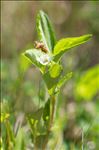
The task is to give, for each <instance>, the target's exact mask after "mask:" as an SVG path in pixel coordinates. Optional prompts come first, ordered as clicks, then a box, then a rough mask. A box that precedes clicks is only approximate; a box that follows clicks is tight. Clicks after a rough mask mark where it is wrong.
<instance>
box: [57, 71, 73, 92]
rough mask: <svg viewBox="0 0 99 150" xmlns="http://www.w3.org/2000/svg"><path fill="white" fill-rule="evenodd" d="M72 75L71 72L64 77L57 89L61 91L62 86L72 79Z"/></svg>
mask: <svg viewBox="0 0 99 150" xmlns="http://www.w3.org/2000/svg"><path fill="white" fill-rule="evenodd" d="M72 74H73V73H72V72H69V73H67V74H66V75H64V76H62V77H61V78H60V80H59V82H58V84H57V88H58V89H60V88H61V86H62V85H63V84H64V83H65V82H66V81H68V80H69V79H70V78H71V77H72Z"/></svg>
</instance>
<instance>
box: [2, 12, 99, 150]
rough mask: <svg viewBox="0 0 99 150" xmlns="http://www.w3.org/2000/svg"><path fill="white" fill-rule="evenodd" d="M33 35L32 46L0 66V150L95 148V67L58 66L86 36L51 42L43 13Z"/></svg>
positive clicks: (98, 82) (98, 72) (98, 98)
mask: <svg viewBox="0 0 99 150" xmlns="http://www.w3.org/2000/svg"><path fill="white" fill-rule="evenodd" d="M36 30H37V33H38V36H37V41H36V42H35V41H34V45H33V44H32V46H31V44H30V46H27V47H29V49H26V50H24V51H23V52H22V53H21V54H20V55H19V54H18V55H17V56H16V57H14V59H12V60H11V62H10V63H9V64H8V62H7V60H5V59H4V60H3V59H2V61H1V71H2V72H1V80H2V87H1V88H2V90H1V93H2V97H1V130H2V134H1V137H0V148H1V150H47V149H50V150H58V149H59V150H80V149H82V150H83V149H84V150H95V149H98V147H99V142H98V139H99V125H98V124H99V95H98V91H99V65H98V64H95V65H94V66H93V67H89V68H88V69H83V67H82V66H80V67H81V68H80V67H78V68H76V69H74V70H73V69H72V68H71V67H69V66H68V64H69V62H68V57H67V59H66V61H64V56H66V54H67V55H68V54H69V53H70V54H71V55H72V54H73V55H74V56H75V53H76V51H72V49H73V48H75V47H76V46H77V47H78V50H79V49H80V48H81V47H82V46H80V45H81V44H84V43H86V42H88V41H89V40H90V39H91V37H92V34H86V35H82V36H79V37H69V38H68V37H67V38H62V39H60V40H57V38H56V34H55V31H54V29H53V26H52V22H51V21H50V19H49V17H48V15H47V14H46V13H45V12H43V11H39V13H38V14H37V17H36ZM23 34H24V33H23ZM35 43H36V44H35ZM87 44H88V43H87ZM85 45H86V44H85ZM83 48H84V47H83ZM67 52H68V53H67ZM82 57H83V56H82ZM69 60H70V59H69ZM63 62H65V63H67V64H65V65H64V63H63ZM74 63H75V62H74ZM80 65H82V64H80ZM70 86H72V88H71V87H70Z"/></svg>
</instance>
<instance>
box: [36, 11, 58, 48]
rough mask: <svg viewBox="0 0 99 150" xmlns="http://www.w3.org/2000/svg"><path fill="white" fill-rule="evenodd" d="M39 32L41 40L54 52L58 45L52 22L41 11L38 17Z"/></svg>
mask: <svg viewBox="0 0 99 150" xmlns="http://www.w3.org/2000/svg"><path fill="white" fill-rule="evenodd" d="M37 32H38V36H39V40H40V41H42V42H43V43H44V44H45V46H46V47H47V49H48V50H49V51H52V50H53V49H54V45H55V43H56V38H55V34H54V31H53V28H52V25H51V22H50V20H49V18H48V16H47V15H46V14H45V13H44V12H43V11H40V12H39V14H38V16H37Z"/></svg>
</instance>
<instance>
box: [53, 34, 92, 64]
mask: <svg viewBox="0 0 99 150" xmlns="http://www.w3.org/2000/svg"><path fill="white" fill-rule="evenodd" d="M91 37H92V35H91V34H87V35H83V36H80V37H71V38H64V39H62V40H60V41H58V42H57V44H56V45H55V47H54V60H55V61H58V60H59V59H60V57H61V56H62V55H63V54H64V53H65V52H66V51H68V50H69V49H71V48H73V47H75V46H78V45H80V44H83V43H85V42H87V41H88V40H89V39H90V38H91Z"/></svg>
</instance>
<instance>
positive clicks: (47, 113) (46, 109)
mask: <svg viewBox="0 0 99 150" xmlns="http://www.w3.org/2000/svg"><path fill="white" fill-rule="evenodd" d="M49 119H50V99H48V100H47V102H46V103H45V107H44V110H43V120H44V122H45V124H46V126H48V123H49Z"/></svg>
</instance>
